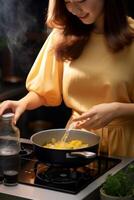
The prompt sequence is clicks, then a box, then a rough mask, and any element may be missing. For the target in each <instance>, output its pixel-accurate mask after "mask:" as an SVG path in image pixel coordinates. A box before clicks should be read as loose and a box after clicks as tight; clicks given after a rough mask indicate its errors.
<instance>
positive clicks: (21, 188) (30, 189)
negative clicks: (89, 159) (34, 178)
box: [0, 158, 134, 200]
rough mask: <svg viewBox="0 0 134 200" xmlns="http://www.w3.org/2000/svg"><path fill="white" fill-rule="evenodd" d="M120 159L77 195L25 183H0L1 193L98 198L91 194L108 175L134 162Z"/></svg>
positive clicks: (34, 198)
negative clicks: (6, 184) (11, 184)
mask: <svg viewBox="0 0 134 200" xmlns="http://www.w3.org/2000/svg"><path fill="white" fill-rule="evenodd" d="M120 159H121V162H120V163H119V164H117V165H116V166H115V167H113V168H112V169H110V170H109V171H108V172H106V173H105V174H104V175H102V176H101V177H99V178H98V179H96V180H95V181H94V182H92V183H91V184H89V185H88V186H87V187H86V188H85V189H83V190H82V191H81V192H79V193H78V194H75V195H74V194H68V193H63V192H58V191H53V190H49V189H44V188H39V187H34V186H29V185H23V184H18V185H17V186H5V185H3V184H0V194H1V193H4V194H9V195H14V196H18V197H22V198H26V199H31V200H52V199H58V200H63V199H64V200H89V199H90V200H98V198H95V197H94V198H93V197H91V196H92V194H93V193H94V191H97V189H99V187H100V186H101V185H102V184H103V183H104V181H105V179H106V177H107V175H108V174H115V173H116V172H118V171H119V170H121V169H122V168H124V167H125V166H127V165H128V164H129V163H131V162H134V158H120ZM95 193H96V192H95ZM0 199H1V198H0ZM3 199H4V198H3ZM6 199H8V198H6ZM9 199H10V198H9ZM14 199H15V198H13V197H12V198H11V200H14Z"/></svg>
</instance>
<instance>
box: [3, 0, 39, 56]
mask: <svg viewBox="0 0 134 200" xmlns="http://www.w3.org/2000/svg"><path fill="white" fill-rule="evenodd" d="M30 2H31V0H0V37H2V38H3V37H4V38H5V40H6V42H7V45H8V47H9V49H10V51H11V52H12V51H14V49H16V48H18V49H19V48H21V46H22V44H23V43H24V42H25V39H26V36H25V33H26V32H27V30H28V28H30V27H31V26H32V25H33V24H35V23H36V20H35V18H34V17H33V16H31V15H30V14H29V11H28V7H29V4H30Z"/></svg>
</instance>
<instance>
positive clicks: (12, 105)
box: [0, 100, 26, 124]
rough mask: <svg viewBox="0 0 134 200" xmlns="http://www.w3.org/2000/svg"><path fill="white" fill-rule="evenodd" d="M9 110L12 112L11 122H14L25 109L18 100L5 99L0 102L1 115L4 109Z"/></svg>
mask: <svg viewBox="0 0 134 200" xmlns="http://www.w3.org/2000/svg"><path fill="white" fill-rule="evenodd" d="M9 109H10V110H11V111H12V112H13V113H14V118H13V123H14V124H16V122H17V120H18V119H19V117H20V115H21V114H22V113H23V112H24V111H25V110H26V106H25V104H22V103H21V102H20V101H12V100H6V101H3V102H2V103H1V104H0V115H2V114H3V113H4V112H5V111H6V110H9Z"/></svg>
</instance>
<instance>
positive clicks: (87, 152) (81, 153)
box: [70, 151, 96, 158]
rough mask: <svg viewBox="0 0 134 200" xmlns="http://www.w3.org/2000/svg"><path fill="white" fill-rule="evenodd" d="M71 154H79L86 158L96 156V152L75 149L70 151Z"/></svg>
mask: <svg viewBox="0 0 134 200" xmlns="http://www.w3.org/2000/svg"><path fill="white" fill-rule="evenodd" d="M70 155H71V156H78V157H84V158H95V157H96V153H94V152H90V151H75V152H71V153H70Z"/></svg>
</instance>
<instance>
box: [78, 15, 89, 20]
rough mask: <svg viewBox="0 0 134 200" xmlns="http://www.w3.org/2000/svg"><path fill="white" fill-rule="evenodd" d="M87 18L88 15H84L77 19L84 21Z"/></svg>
mask: <svg viewBox="0 0 134 200" xmlns="http://www.w3.org/2000/svg"><path fill="white" fill-rule="evenodd" d="M87 16H88V14H86V15H84V16H82V17H79V18H80V19H85V18H87Z"/></svg>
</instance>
